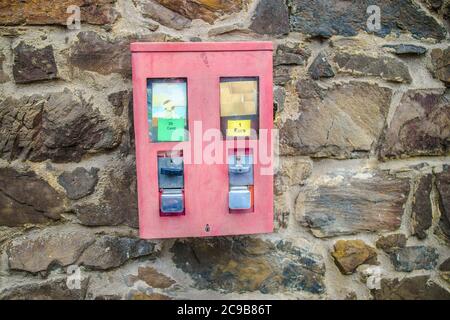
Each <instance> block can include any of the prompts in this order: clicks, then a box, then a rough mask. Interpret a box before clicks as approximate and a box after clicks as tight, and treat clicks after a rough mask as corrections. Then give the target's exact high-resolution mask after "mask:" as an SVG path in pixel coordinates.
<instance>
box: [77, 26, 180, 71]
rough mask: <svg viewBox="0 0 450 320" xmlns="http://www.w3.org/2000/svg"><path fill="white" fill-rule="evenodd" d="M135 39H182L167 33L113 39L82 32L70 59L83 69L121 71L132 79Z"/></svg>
mask: <svg viewBox="0 0 450 320" xmlns="http://www.w3.org/2000/svg"><path fill="white" fill-rule="evenodd" d="M134 41H150V42H165V41H178V39H175V38H172V37H170V36H168V35H166V34H163V33H156V32H154V33H151V34H149V35H145V36H140V35H135V36H127V37H118V38H112V37H109V36H106V35H105V36H100V35H99V34H98V33H96V32H93V31H82V32H80V33H78V35H77V41H76V42H75V43H74V44H73V45H72V47H71V49H70V50H69V56H68V61H69V63H70V64H71V65H72V66H75V67H77V68H79V69H81V70H86V71H93V72H97V73H100V74H103V75H107V74H110V73H119V74H121V75H122V76H124V77H128V78H131V52H130V43H131V42H134Z"/></svg>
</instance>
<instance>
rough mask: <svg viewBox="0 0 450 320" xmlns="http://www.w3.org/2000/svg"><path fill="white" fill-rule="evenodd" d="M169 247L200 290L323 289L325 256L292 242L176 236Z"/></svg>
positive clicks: (271, 290) (318, 291)
mask: <svg viewBox="0 0 450 320" xmlns="http://www.w3.org/2000/svg"><path fill="white" fill-rule="evenodd" d="M171 251H172V252H173V253H174V257H173V260H174V262H175V264H176V265H177V267H178V268H180V269H182V270H183V271H184V272H187V273H189V274H190V275H191V277H192V279H193V280H194V282H195V286H196V287H198V288H199V289H212V290H223V291H224V292H248V291H260V292H262V293H274V292H282V291H302V290H304V291H308V292H311V293H315V294H320V293H323V292H324V290H325V287H324V283H323V275H324V272H325V266H324V263H323V258H322V257H321V256H320V255H318V254H315V253H313V252H310V251H309V250H307V249H305V248H299V247H296V246H294V245H293V244H292V243H290V242H284V241H278V242H277V243H272V242H267V241H263V240H260V239H257V238H248V237H243V238H214V239H208V240H207V241H205V239H192V240H186V241H181V240H178V241H176V242H175V244H174V246H173V247H172V249H171Z"/></svg>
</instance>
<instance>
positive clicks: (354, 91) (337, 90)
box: [280, 80, 392, 159]
mask: <svg viewBox="0 0 450 320" xmlns="http://www.w3.org/2000/svg"><path fill="white" fill-rule="evenodd" d="M297 90H298V93H299V97H300V104H299V108H298V111H297V112H296V113H295V115H296V117H295V116H294V117H290V118H289V119H288V120H286V121H285V122H284V123H282V124H281V125H280V152H281V154H282V155H308V156H312V157H334V158H340V159H342V158H358V157H361V156H366V155H367V153H368V152H370V151H371V149H372V145H374V143H376V142H377V141H378V139H379V136H380V135H381V132H382V129H383V126H384V122H385V119H386V117H387V113H388V110H389V104H390V99H391V96H392V91H391V90H390V89H388V88H384V87H380V86H378V85H375V84H368V83H360V82H359V83H358V82H350V83H348V84H336V85H333V86H332V87H330V88H329V89H322V88H320V87H319V86H318V85H317V84H315V83H314V82H313V83H310V82H308V81H304V80H300V81H299V82H298V85H297Z"/></svg>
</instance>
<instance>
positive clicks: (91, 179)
mask: <svg viewBox="0 0 450 320" xmlns="http://www.w3.org/2000/svg"><path fill="white" fill-rule="evenodd" d="M98 170H99V169H98V168H91V170H90V171H88V170H86V169H85V168H81V167H78V168H76V169H75V170H73V171H72V172H68V171H64V172H63V173H62V174H61V175H60V176H59V177H58V182H59V184H60V185H61V186H63V188H64V189H65V190H66V193H67V197H69V199H72V200H78V199H81V198H83V197H85V196H88V195H90V194H92V193H93V192H94V190H95V186H96V185H97V182H98V175H97V173H98Z"/></svg>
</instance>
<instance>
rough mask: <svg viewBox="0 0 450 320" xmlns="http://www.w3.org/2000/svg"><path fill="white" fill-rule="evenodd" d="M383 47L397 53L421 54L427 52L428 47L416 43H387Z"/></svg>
mask: <svg viewBox="0 0 450 320" xmlns="http://www.w3.org/2000/svg"><path fill="white" fill-rule="evenodd" d="M383 48H388V49H390V50H391V51H392V52H394V53H395V54H396V55H413V56H421V55H424V54H425V53H427V48H425V47H422V46H417V45H414V44H386V45H384V46H383Z"/></svg>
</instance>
